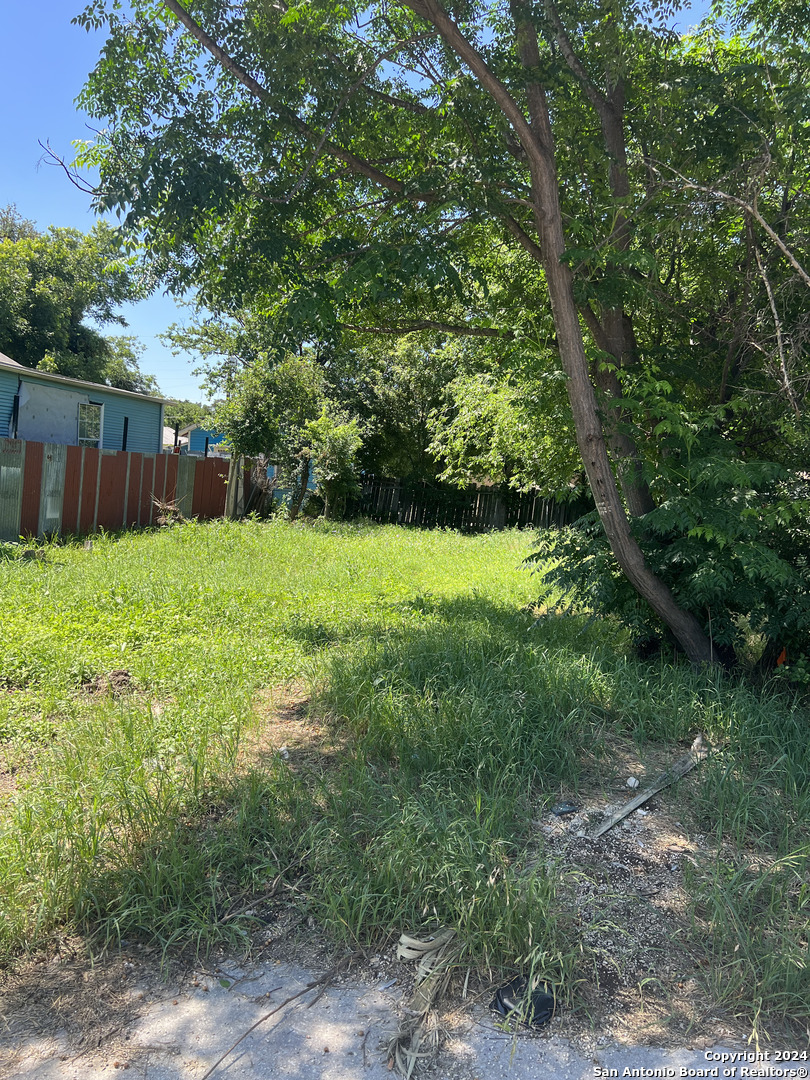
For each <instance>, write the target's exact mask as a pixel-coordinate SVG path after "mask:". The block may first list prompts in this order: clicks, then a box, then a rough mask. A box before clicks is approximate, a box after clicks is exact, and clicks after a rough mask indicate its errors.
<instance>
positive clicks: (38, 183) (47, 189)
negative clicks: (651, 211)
mask: <svg viewBox="0 0 810 1080" xmlns="http://www.w3.org/2000/svg"><path fill="white" fill-rule="evenodd" d="M707 7H708V0H695V2H694V3H693V4H692V6H691V11H692V12H694V15H691V14H690V9H689V7H687V8H686V9H685V10H684V11H683V12H681V14H680V15H679V17H678V19H677V20H676V25H677V26H678V27H679V28H685V27H687V26H689V25H690V24H691V23H693V22H696V21H697V20H698V19H699V17H700V15H701V14H702V12H703V11H705V9H706V8H707ZM81 8H82V0H42V2H41V3H40V4H38V5H37V6H36V7H34V6H29V5H28V4H23V3H20V2H19V0H16V2H15V0H10V2H7V3H6V4H5V5H4V12H3V31H4V34H3V36H4V40H5V43H6V47H5V49H4V55H3V61H2V63H1V64H0V101H2V102H4V103H5V104H4V107H3V108H2V109H1V110H0V147H2V152H0V206H4V205H6V204H7V203H15V204H16V206H17V209H18V210H19V211H20V213H21V214H22V215H23V216H24V217H27V218H30V219H32V220H33V221H35V222H36V224H37V225H38V226H39V228H40V229H46V228H47V227H48V226H49V225H62V226H73V227H74V228H78V229H82V230H88V229H90V228H91V227H92V225H93V221H94V220H95V219H94V215H93V214H92V212H91V210H90V200H89V196H87V195H85V194H84V193H82V192H81V191H79V190H78V189H77V188H76V187H74V186H73V185H72V184H71V183H70V181H69V180H68V178H67V177H66V176H65V174H64V173H63V172H62V171H61V169H59V168H57V167H54V166H52V165H48V164H46V163H45V162H44V161H43V160H42V159H43V151H42V149H41V147H40V145H39V142H40V141H41V142H43V143H44V142H49V143H50V145H51V146H52V147H53V149H54V150H55V151H56V153H58V154H60V155H61V156H63V157H64V158H65V159H67V160H70V159H71V157H72V146H71V143H72V142H73V140H75V139H84V138H88V137H89V132H88V128H87V118H86V117H85V116H83V115H82V114H80V113H79V112H78V111H77V110H76V108H75V106H74V104H73V103H74V100H75V98H76V96H77V95H78V93H79V91H80V90H81V87H82V85H83V83H84V80H85V77H86V75H87V73H88V72H89V71H90V70H91V69H92V67H93V66H94V64H95V61H96V58H97V56H98V53H99V50H100V48H101V45H102V44H103V42H104V34H103V32H99V33H92V32H91V33H89V34H88V33H87V32H86V31H85V30H83V29H82V28H81V27H78V26H72V25H71V21H70V20H71V18H72V17H73V16H74V15H76V14H77V12H79V11H80V10H81ZM122 314H123V315H124V316H125V318H126V319H127V322H128V323H129V326H128V328H127V329H126V330H123V331H119V329H118V328H117V327H114V326H113V327H110V328H108V329H109V332H110V333H118V332H123V333H130V334H135V335H136V336H137V337H138V338H140V340H141V342H142V343H143V344H144V346H145V347H146V352H145V354H144V357H143V359H142V361H141V366H142V368H143V370H144V371H145V372H148V373H149V374H152V375H155V376H156V377H157V380H158V382H159V384H160V387H161V390H162V391H163V393H164V394H165V395H167V396H168V397H180V398H191V399H192V400H195V401H197V400H200V399H201V396H202V395H201V391H200V390H199V385H198V382H199V380H198V379H197V378H196V377H194V376H192V374H191V370H192V367H193V366H194V364H193V363H192V362H191V361H190V360H189V358H186V357H174V356H172V354H171V352H170V351H169V350H168V349H167V348H166V347H165V346H163V345H162V344H161V342H160V341H159V340H158V338H157V335H158V334H159V333H161V331H164V330H166V329H167V327H168V326H169V325H170V324H171V323H173V322H177V321H182V320H183V311H182V309H178V308H177V306H176V305H175V302H174V300H173V299H172V298H171V297H169V296H164V295H160V294H158V295H155V296H153V297H151V298H150V299H149V300H146V301H142V302H141V303H139V304H130V305H126V307H125V308H124V309H122Z"/></svg>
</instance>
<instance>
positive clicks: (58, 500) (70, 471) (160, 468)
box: [0, 439, 248, 540]
mask: <svg viewBox="0 0 810 1080" xmlns="http://www.w3.org/2000/svg"><path fill="white" fill-rule="evenodd" d="M227 478H228V462H227V461H225V460H222V459H221V458H197V457H185V456H180V455H176V454H138V453H128V452H127V451H124V450H97V449H95V448H92V447H86V446H58V445H55V444H52V443H36V442H26V441H23V440H22V439H0V540H17V539H18V538H19V537H20V536H48V535H53V534H56V533H60V534H61V535H63V536H70V535H74V536H81V535H82V534H84V533H91V532H95V531H97V530H98V529H108V530H110V531H112V530H116V529H122V528H132V527H137V526H147V525H152V524H153V523H154V521H155V519H156V517H157V514H158V513H159V511H157V510H156V508H155V504H154V501H153V499H159V500H160V501H161V502H169V503H175V504H176V505H177V507H178V509H179V510H180V512H181V513H182V514H184V515H185V516H186V517H200V518H213V517H220V516H221V515H222V513H223V512H224V510H225V491H226V483H225V481H226V480H227ZM247 484H248V480H247V477H246V478H245V486H246V487H247Z"/></svg>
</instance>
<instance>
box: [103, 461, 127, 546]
mask: <svg viewBox="0 0 810 1080" xmlns="http://www.w3.org/2000/svg"><path fill="white" fill-rule="evenodd" d="M126 484H127V456H126V454H124V453H117V454H102V455H101V476H100V479H99V493H98V522H97V527H98V528H99V529H108V530H109V531H113V530H114V529H120V528H122V527H123V525H124V499H125V495H126Z"/></svg>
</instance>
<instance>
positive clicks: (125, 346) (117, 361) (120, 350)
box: [104, 334, 160, 394]
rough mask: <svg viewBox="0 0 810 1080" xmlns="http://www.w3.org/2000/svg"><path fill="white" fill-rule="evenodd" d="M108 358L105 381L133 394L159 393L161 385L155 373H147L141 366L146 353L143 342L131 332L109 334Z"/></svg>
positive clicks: (107, 343)
mask: <svg viewBox="0 0 810 1080" xmlns="http://www.w3.org/2000/svg"><path fill="white" fill-rule="evenodd" d="M105 342H106V345H107V360H106V363H105V364H104V382H105V383H106V384H107V386H115V387H117V388H118V389H119V390H129V391H130V392H131V393H133V394H159V393H160V387H159V386H158V384H157V380H156V379H155V377H154V376H153V375H145V374H144V373H143V372H142V371H141V368H140V359H141V357H142V356H143V353H144V346H143V344H142V343H141V342H140V341H139V340H138V339H137V338H136V337H133V336H132V335H130V334H121V335H114V336H109V335H108V336H107V337H106V338H105Z"/></svg>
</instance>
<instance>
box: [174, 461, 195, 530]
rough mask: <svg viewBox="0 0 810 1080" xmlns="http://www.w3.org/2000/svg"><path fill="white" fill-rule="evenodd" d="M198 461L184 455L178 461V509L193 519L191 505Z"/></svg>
mask: <svg viewBox="0 0 810 1080" xmlns="http://www.w3.org/2000/svg"><path fill="white" fill-rule="evenodd" d="M196 468H197V459H196V458H193V457H186V456H185V455H183V456H182V457H179V458H178V459H177V498H176V499H175V502H176V503H177V509H178V510H179V511H180V513H181V514H183V515H184V516H185V517H191V504H192V501H193V498H194V473H195V470H196Z"/></svg>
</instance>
